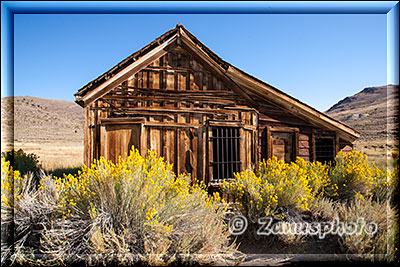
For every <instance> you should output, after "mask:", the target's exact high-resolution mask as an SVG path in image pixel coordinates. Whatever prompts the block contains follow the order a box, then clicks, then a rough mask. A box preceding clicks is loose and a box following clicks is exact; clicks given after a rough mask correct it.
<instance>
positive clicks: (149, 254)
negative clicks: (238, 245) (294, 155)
mask: <svg viewBox="0 0 400 267" xmlns="http://www.w3.org/2000/svg"><path fill="white" fill-rule="evenodd" d="M4 165H6V163H4ZM2 168H3V161H2ZM5 168H8V167H7V166H5ZM171 169H172V167H171V165H168V164H166V163H165V162H164V161H163V160H162V158H161V159H160V158H157V155H156V153H155V152H150V151H149V152H148V157H147V158H143V157H142V156H140V154H139V152H138V151H137V150H135V151H131V153H130V155H129V156H128V157H127V159H126V160H124V159H122V158H120V159H119V161H118V162H117V163H116V164H113V163H111V162H107V161H105V160H104V159H100V160H99V161H96V162H95V163H93V164H92V165H91V166H90V167H86V166H84V167H83V169H82V172H80V173H79V174H78V175H76V176H72V175H68V176H64V177H63V178H57V179H56V180H54V179H51V178H50V177H48V176H45V177H42V179H41V182H40V186H39V189H38V190H37V191H33V190H31V191H27V192H25V193H23V192H14V193H15V194H16V196H17V197H16V198H15V201H14V202H13V203H4V205H3V196H2V215H3V210H4V213H7V212H9V213H10V212H11V210H12V208H14V209H13V210H14V213H15V216H16V217H18V218H20V219H19V220H16V228H15V229H16V238H17V243H16V244H17V246H16V247H17V250H16V252H17V253H15V255H13V258H12V259H13V260H16V261H17V262H18V263H21V264H24V263H27V262H33V263H35V264H37V263H41V264H52V263H53V264H54V263H57V264H62V263H74V262H75V261H78V262H85V263H86V264H95V265H98V264H109V263H113V264H119V265H131V264H133V263H138V262H139V263H143V264H150V265H159V264H166V263H172V262H174V263H176V262H180V261H182V262H186V263H188V262H190V261H195V262H202V263H204V262H207V261H208V260H210V259H211V258H212V257H214V256H215V255H218V254H225V255H227V254H230V253H233V252H235V249H234V248H233V247H232V246H228V241H229V239H228V238H229V232H228V229H227V227H226V225H225V223H224V221H223V213H224V211H225V210H226V204H224V203H223V202H222V201H220V198H219V196H218V195H215V196H214V197H212V198H210V197H209V196H208V194H207V192H206V190H205V189H204V188H203V187H202V186H200V185H191V184H190V182H189V177H188V176H184V175H182V176H179V177H176V176H175V175H174V173H173V172H172V170H171ZM8 172H10V170H9V171H8ZM11 172H12V171H11ZM16 177H17V179H20V178H19V176H18V174H17V175H16ZM5 180H6V179H5ZM26 182H27V181H26ZM2 187H3V175H2ZM2 192H3V190H2ZM19 193H21V194H19ZM5 218H9V216H8V217H7V216H6V217H5ZM5 223H7V222H6V221H5ZM2 224H3V216H2ZM28 225H29V226H28ZM27 227H28V228H27ZM35 227H36V228H38V229H36V231H35V232H36V233H37V232H40V236H39V237H40V240H39V241H40V242H36V243H35V244H36V245H37V244H38V243H40V252H41V253H38V252H39V250H38V248H37V247H29V246H27V245H29V244H28V243H26V242H25V241H26V240H28V239H29V237H32V234H33V231H29V229H32V228H35ZM19 229H24V230H23V231H22V230H21V231H19ZM38 255H41V256H42V257H38Z"/></svg>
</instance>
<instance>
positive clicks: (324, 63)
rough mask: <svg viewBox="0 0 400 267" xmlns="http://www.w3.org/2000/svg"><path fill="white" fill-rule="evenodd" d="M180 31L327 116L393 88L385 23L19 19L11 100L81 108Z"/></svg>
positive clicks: (318, 18)
mask: <svg viewBox="0 0 400 267" xmlns="http://www.w3.org/2000/svg"><path fill="white" fill-rule="evenodd" d="M178 22H179V23H182V24H183V25H184V26H185V27H186V29H188V30H189V31H190V32H191V33H192V34H194V35H195V36H196V37H197V38H198V39H199V40H200V41H201V42H203V43H204V44H205V45H206V46H208V47H209V48H210V49H211V50H212V51H214V52H215V53H216V54H217V55H219V56H220V57H221V58H222V59H224V60H226V61H228V62H229V63H231V64H232V65H234V66H236V67H238V68H240V69H242V70H244V71H246V72H247V73H249V74H251V75H253V76H256V77H257V78H259V79H261V80H263V81H265V82H267V83H269V84H271V85H273V86H275V87H277V88H279V89H281V90H282V91H284V92H286V93H287V94H289V95H291V96H293V97H295V98H297V99H299V100H301V101H302V102H304V103H307V104H308V105H310V106H312V107H314V108H316V109H318V110H320V111H325V110H327V109H328V108H329V107H330V106H332V105H333V104H335V103H336V102H337V101H339V100H340V99H342V98H344V97H345V96H349V95H352V94H354V93H357V92H358V91H360V90H362V89H363V88H364V87H368V86H379V85H385V84H386V83H387V80H386V79H387V74H386V60H387V55H386V49H387V46H386V40H387V38H386V23H387V22H386V15H385V14H358V15H351V14H326V15H322V14H313V15H302V14H287V15H282V14H251V15H242V14H232V15H231V14H223V15H222V14H214V15H213V14H207V15H206V14H205V15H201V14H191V15H189V14H187V15H185V14H183V15H182V14H176V15H173V14H157V15H152V14H125V15H117V14H115V15H99V14H91V15H82V14H75V15H69V14H57V15H55V14H54V15H53V14H15V16H14V64H15V65H14V88H15V90H14V94H15V95H16V96H17V95H30V96H37V97H44V98H53V99H65V100H74V97H73V94H74V93H75V92H76V91H77V90H78V89H79V88H81V87H82V86H84V85H85V84H86V83H88V82H89V81H91V80H93V79H95V78H96V77H98V76H99V75H101V74H102V73H104V72H105V71H107V70H108V69H110V68H111V67H113V66H114V65H115V64H117V63H118V62H119V61H121V60H122V59H124V58H126V57H127V56H129V55H130V54H132V53H133V52H135V51H137V50H138V49H140V48H142V47H143V46H145V45H147V44H148V43H150V42H151V41H153V40H154V39H155V38H157V37H158V36H160V35H161V34H163V33H165V32H166V31H168V30H169V29H171V28H173V27H175V25H176V24H177V23H178Z"/></svg>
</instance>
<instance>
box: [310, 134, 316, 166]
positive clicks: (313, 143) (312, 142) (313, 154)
mask: <svg viewBox="0 0 400 267" xmlns="http://www.w3.org/2000/svg"><path fill="white" fill-rule="evenodd" d="M311 150H312V155H311V158H312V161H313V162H315V161H316V160H317V150H316V147H315V131H314V130H313V131H312V132H311Z"/></svg>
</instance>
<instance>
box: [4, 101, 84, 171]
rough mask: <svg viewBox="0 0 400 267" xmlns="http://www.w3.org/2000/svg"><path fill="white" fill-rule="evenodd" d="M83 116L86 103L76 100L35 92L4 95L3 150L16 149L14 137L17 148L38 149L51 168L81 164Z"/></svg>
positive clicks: (44, 161)
mask: <svg viewBox="0 0 400 267" xmlns="http://www.w3.org/2000/svg"><path fill="white" fill-rule="evenodd" d="M83 116H84V115H83V109H82V107H80V106H79V105H77V104H76V103H74V102H72V101H65V100H56V99H46V98H39V97H32V96H15V97H3V98H2V99H1V133H2V134H1V143H2V150H5V149H12V145H13V140H14V147H15V149H19V148H22V149H23V150H24V151H26V152H29V153H36V154H37V155H39V156H40V159H41V161H42V163H43V164H44V165H45V167H47V168H56V167H58V166H76V165H80V164H82V158H83ZM13 126H14V128H13ZM13 130H14V131H13Z"/></svg>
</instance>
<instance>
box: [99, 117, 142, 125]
mask: <svg viewBox="0 0 400 267" xmlns="http://www.w3.org/2000/svg"><path fill="white" fill-rule="evenodd" d="M145 120H146V119H145V118H144V117H124V118H101V119H100V123H101V124H113V125H115V124H130V123H134V124H137V123H144V122H145Z"/></svg>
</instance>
